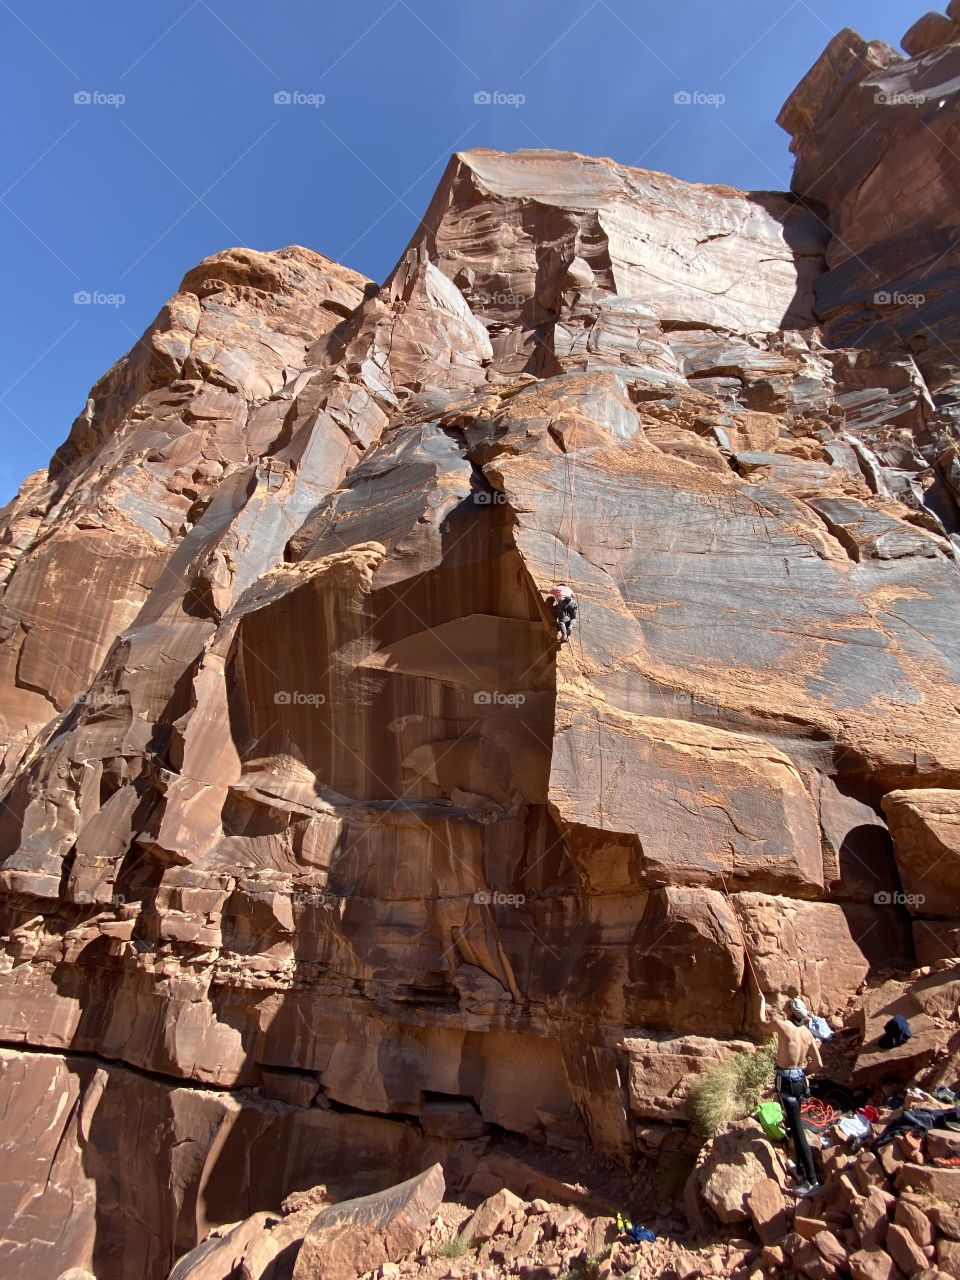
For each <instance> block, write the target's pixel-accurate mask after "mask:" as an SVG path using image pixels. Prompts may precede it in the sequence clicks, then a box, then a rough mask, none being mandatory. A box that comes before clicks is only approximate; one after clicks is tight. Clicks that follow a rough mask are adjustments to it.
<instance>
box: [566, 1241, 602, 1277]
mask: <svg viewBox="0 0 960 1280" xmlns="http://www.w3.org/2000/svg"><path fill="white" fill-rule="evenodd" d="M612 1252H613V1245H612V1244H608V1245H607V1247H606V1248H605V1249H600V1250H598V1251H597V1252H596V1253H591V1255H590V1257H589V1258H587V1260H586V1262H578V1263H577V1264H576V1266H573V1267H570V1268H569V1269H568V1270H565V1271H561V1272H560V1274H559V1275H558V1276H557V1280H597V1277H598V1276H599V1274H600V1263H601V1262H603V1260H604V1259H605V1258H609V1257H610V1254H611V1253H612Z"/></svg>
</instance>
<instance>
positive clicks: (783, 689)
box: [0, 24, 960, 1280]
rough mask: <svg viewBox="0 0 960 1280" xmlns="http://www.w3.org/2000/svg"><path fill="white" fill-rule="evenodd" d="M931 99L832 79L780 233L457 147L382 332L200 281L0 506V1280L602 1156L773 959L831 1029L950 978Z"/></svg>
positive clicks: (237, 266) (738, 1007)
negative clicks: (317, 1194) (467, 1173)
mask: <svg viewBox="0 0 960 1280" xmlns="http://www.w3.org/2000/svg"><path fill="white" fill-rule="evenodd" d="M948 25H949V24H948ZM938 29H939V30H941V31H942V30H943V28H938ZM957 57H960V44H943V45H938V46H937V47H936V48H934V49H933V50H932V51H925V52H920V53H919V54H918V56H916V57H914V58H912V59H909V60H908V59H904V58H902V57H899V56H898V55H896V54H895V53H894V52H893V51H892V50H890V49H888V48H886V46H878V45H867V44H866V43H865V42H863V41H862V40H861V39H860V38H859V37H857V36H855V35H854V34H853V33H843V35H841V36H840V37H837V39H836V40H835V41H834V42H833V43H832V44H831V45H830V47H829V48H828V50H827V52H826V53H825V54H824V56H823V58H822V59H821V61H820V62H819V63H818V65H817V67H816V68H814V70H813V71H811V73H810V75H809V76H808V77H807V78H806V79H805V81H804V82H803V84H802V85H801V86H800V88H799V89H798V90H797V91H796V93H795V94H794V95H793V97H792V98H791V99H790V102H789V103H788V104H787V106H786V107H785V108H784V113H783V115H782V117H781V121H782V123H783V124H784V125H785V127H786V128H787V129H788V130H789V131H790V132H791V133H792V134H793V135H794V148H795V150H796V152H797V156H798V165H797V176H796V181H795V191H794V193H792V194H789V195H781V194H770V193H759V194H756V193H754V194H751V193H743V192H737V191H733V190H731V189H729V188H725V187H703V186H696V185H690V184H685V183H681V182H678V181H676V180H674V179H671V178H668V177H666V176H664V175H662V174H653V173H644V172H641V171H637V170H630V169H626V168H624V167H622V166H619V165H616V164H614V163H613V162H612V161H609V160H592V159H588V158H586V157H582V156H579V155H573V154H569V153H554V152H545V151H526V152H518V153H516V154H514V155H502V154H499V153H494V152H489V151H477V152H470V153H465V154H462V155H458V156H456V157H454V158H453V160H452V161H451V163H450V166H449V168H448V170H447V172H446V174H445V176H444V178H443V181H442V183H441V185H440V188H439V190H438V192H437V195H436V197H435V199H434V201H433V202H432V204H431V206H430V208H429V210H428V211H427V213H426V215H425V217H424V220H423V222H422V223H421V226H420V228H419V230H418V233H417V235H416V237H415V239H414V241H413V242H412V243H411V245H410V246H409V247H408V248H407V250H406V251H405V252H404V253H403V255H402V257H401V259H400V262H399V264H398V266H397V268H396V269H395V271H394V272H393V273H392V275H391V276H390V278H389V279H388V280H387V282H386V283H385V284H384V285H383V286H382V287H381V288H377V287H376V286H373V285H372V284H370V282H368V281H365V280H364V279H363V278H361V277H359V276H358V275H356V274H355V273H354V272H351V271H349V270H347V269H346V268H343V267H339V266H337V265H336V264H334V263H332V262H330V261H329V260H327V259H325V258H323V257H321V256H320V255H319V254H315V253H312V252H311V251H309V250H306V249H301V248H288V249H283V250H280V251H278V252H276V253H257V252H254V251H251V250H246V249H233V250H229V251H227V252H225V253H223V254H220V255H217V256H215V257H213V258H210V259H208V260H207V261H205V262H204V263H201V264H200V266H199V267H197V268H195V269H194V270H193V271H191V272H190V273H189V274H188V275H187V276H186V278H185V279H184V282H183V284H182V286H181V290H180V292H179V293H178V294H177V295H176V296H175V297H174V298H173V299H172V300H171V301H170V302H169V303H168V304H167V306H166V307H165V308H164V309H163V311H162V312H161V313H160V316H159V317H158V318H157V320H156V322H155V323H154V325H153V326H151V328H150V329H149V330H148V331H147V333H146V334H145V335H144V337H143V338H142V339H141V341H140V342H139V343H138V344H137V346H136V347H135V348H134V349H133V350H132V351H131V352H130V354H129V355H127V356H126V357H124V358H123V359H122V360H121V361H120V362H119V363H118V364H117V365H116V366H114V368H113V369H112V370H110V372H109V373H107V374H106V375H105V377H104V378H102V379H101V380H100V382H99V383H97V384H96V386H95V387H94V389H93V391H92V393H91V397H90V400H89V402H88V405H87V408H86V410H85V411H84V413H83V414H82V415H81V417H80V418H79V419H78V420H77V422H76V423H75V424H74V426H73V428H72V430H71V432H70V435H69V437H68V439H67V441H66V443H65V444H64V445H63V446H62V447H61V449H60V450H59V451H58V453H57V455H56V456H55V458H54V460H53V462H52V463H51V466H50V468H49V470H48V471H47V472H46V473H40V474H38V475H36V476H33V477H31V478H30V479H29V480H28V481H26V482H25V484H24V486H23V487H22V489H21V492H20V494H19V495H18V497H17V498H16V499H15V500H14V501H13V502H12V503H11V504H10V505H9V506H8V507H7V508H6V510H5V511H4V513H3V529H4V532H3V544H2V558H0V564H2V571H3V594H2V599H0V627H2V630H0V728H2V744H3V778H4V783H3V785H4V792H3V797H2V798H3V806H2V810H0V891H2V902H0V930H2V935H3V936H2V943H3V950H2V955H0V1040H3V1041H5V1042H6V1044H7V1046H8V1049H7V1051H5V1054H4V1056H3V1061H2V1076H0V1091H2V1092H3V1097H4V1104H3V1105H4V1115H5V1117H6V1118H7V1126H6V1130H7V1132H8V1133H9V1134H12V1135H14V1138H11V1139H8V1140H7V1141H8V1142H9V1141H15V1142H16V1145H17V1147H18V1149H20V1150H23V1151H25V1152H26V1153H27V1154H26V1156H25V1161H24V1164H23V1165H22V1166H21V1167H20V1168H18V1169H17V1170H16V1171H14V1169H13V1167H12V1166H11V1169H10V1172H9V1174H8V1175H7V1176H8V1177H9V1179H10V1181H9V1182H6V1183H4V1184H3V1187H4V1189H3V1202H4V1204H5V1206H6V1207H5V1210H4V1212H3V1218H4V1220H5V1223H6V1226H5V1242H4V1243H3V1244H0V1259H3V1271H4V1274H5V1275H9V1276H10V1277H11V1278H13V1277H20V1276H24V1277H26V1276H30V1277H31V1278H32V1277H34V1276H35V1275H36V1274H38V1269H39V1270H41V1271H43V1270H45V1271H49V1273H50V1274H51V1275H56V1274H57V1270H56V1269H57V1267H60V1268H62V1269H66V1268H68V1267H71V1266H77V1267H89V1266H91V1265H93V1264H95V1269H96V1274H97V1276H98V1277H99V1278H100V1280H113V1278H114V1277H116V1278H117V1280H126V1278H127V1277H131V1280H132V1278H133V1277H138V1278H141V1280H142V1277H144V1276H146V1277H151V1278H152V1277H154V1276H157V1277H159V1276H163V1275H165V1274H166V1272H167V1270H169V1268H170V1266H171V1264H172V1262H173V1260H174V1258H175V1257H176V1256H177V1255H178V1254H179V1253H182V1252H184V1251H185V1250H187V1249H189V1248H191V1247H192V1246H193V1245H194V1244H196V1242H197V1240H199V1239H200V1238H201V1237H202V1236H203V1235H204V1233H205V1231H206V1230H207V1229H208V1227H209V1226H210V1224H211V1223H215V1222H217V1221H220V1222H223V1221H235V1220H237V1219H238V1218H240V1217H243V1216H244V1215H246V1214H248V1213H250V1212H253V1211H254V1210H256V1209H258V1208H260V1209H267V1208H271V1207H274V1208H275V1207H276V1205H277V1204H278V1203H279V1200H280V1199H281V1198H282V1196H283V1195H285V1194H286V1193H287V1192H289V1191H290V1190H293V1189H296V1188H298V1187H306V1186H312V1185H313V1184H315V1183H317V1182H319V1181H326V1182H329V1181H330V1180H331V1178H332V1176H333V1174H332V1171H331V1169H332V1167H333V1168H334V1169H335V1167H336V1166H338V1163H339V1162H340V1161H342V1160H344V1159H345V1160H346V1161H347V1162H349V1163H351V1165H355V1166H357V1167H359V1168H364V1167H369V1168H374V1167H377V1166H379V1167H381V1168H383V1169H387V1170H389V1173H388V1176H387V1177H386V1178H385V1179H384V1182H385V1183H389V1182H395V1181H397V1180H398V1179H399V1178H402V1177H407V1176H410V1175H411V1174H414V1173H417V1172H419V1171H421V1170H422V1169H423V1168H425V1167H426V1166H427V1164H429V1163H430V1161H431V1160H432V1159H435V1158H437V1157H438V1154H441V1155H442V1154H443V1151H447V1153H448V1154H449V1150H450V1149H451V1144H453V1148H456V1144H457V1143H462V1142H467V1143H471V1142H472V1143H474V1144H478V1143H479V1144H480V1146H481V1147H482V1146H483V1144H484V1142H485V1141H487V1140H488V1138H489V1135H491V1134H492V1133H494V1132H497V1131H507V1132H508V1133H510V1134H515V1135H522V1136H524V1137H526V1138H529V1139H531V1140H534V1141H537V1142H542V1143H549V1144H554V1145H556V1146H558V1147H562V1148H565V1149H577V1148H578V1147H580V1146H582V1145H585V1144H591V1145H592V1146H593V1147H594V1148H595V1149H596V1150H597V1151H598V1152H599V1153H601V1154H602V1155H603V1156H604V1157H606V1158H608V1159H610V1160H612V1161H615V1162H619V1163H620V1164H623V1165H626V1166H629V1165H630V1164H631V1163H632V1162H633V1160H634V1159H635V1127H636V1126H637V1125H640V1126H641V1127H643V1126H645V1125H646V1126H649V1124H650V1122H656V1123H658V1124H660V1123H664V1122H667V1123H678V1124H681V1125H683V1124H685V1123H687V1122H688V1121H689V1114H688V1111H687V1102H686V1099H687V1096H688V1094H689V1090H690V1087H691V1084H692V1082H693V1080H694V1079H695V1078H696V1076H697V1074H698V1073H699V1072H701V1071H702V1070H704V1069H706V1068H709V1067H710V1066H711V1065H715V1064H716V1062H718V1061H720V1060H722V1059H723V1058H724V1057H726V1056H728V1055H729V1054H730V1053H732V1052H734V1051H736V1050H738V1049H740V1048H742V1047H743V1041H744V1037H745V1036H748V1035H749V1034H750V1032H751V1030H752V1028H751V1025H750V1022H749V1018H748V1006H749V1001H748V992H747V981H748V979H747V973H748V966H747V959H746V951H745V948H746V947H749V952H750V956H751V957H752V963H753V965H754V967H755V970H756V972H757V974H758V977H759V980H760V983H761V985H762V986H763V987H764V988H765V989H766V990H767V992H768V993H773V992H775V991H781V990H786V991H789V992H796V991H802V992H803V993H804V995H805V997H806V998H807V999H808V1000H809V1001H810V1002H811V1003H812V1004H813V1005H815V1006H816V1008H817V1009H818V1011H819V1012H821V1013H823V1014H825V1015H842V1014H844V1013H845V1012H846V1011H847V1010H849V1008H850V1007H851V1004H852V1002H853V1001H854V999H855V997H856V996H857V995H858V993H859V992H861V991H862V989H863V987H864V984H865V983H867V982H868V981H869V980H870V979H871V978H872V977H873V976H875V975H877V974H878V973H879V972H880V971H881V970H884V969H888V968H891V967H892V968H896V967H905V968H909V967H910V966H911V965H912V964H913V963H914V962H915V960H916V958H917V956H918V955H919V956H921V958H929V957H930V956H931V953H935V956H936V957H939V956H942V955H949V954H954V953H955V951H956V940H957V938H958V937H960V900H958V898H957V885H958V884H960V879H958V877H957V874H956V871H955V869H954V868H953V865H952V862H951V858H955V856H956V835H955V829H956V815H957V812H958V799H957V797H958V795H960V738H958V735H957V715H958V707H960V642H958V639H957V636H958V627H957V622H958V619H960V607H958V606H960V577H958V573H957V561H956V556H957V546H958V545H960V536H958V531H960V516H958V509H957V505H956V500H957V498H958V496H960V464H958V462H957V431H958V428H957V424H956V413H957V410H956V407H955V396H954V390H953V388H954V383H955V381H956V379H955V369H954V363H953V361H954V357H952V355H951V352H950V348H951V342H952V339H953V338H954V333H953V330H954V326H956V325H958V324H960V307H957V306H954V305H953V304H952V302H951V296H950V290H949V280H950V264H951V262H952V257H953V254H954V249H953V248H951V247H949V246H950V244H952V237H953V229H954V223H955V208H956V200H955V199H954V196H955V194H956V193H955V192H954V190H953V184H954V182H955V174H956V169H955V168H951V167H950V165H949V164H948V163H946V161H945V159H944V155H943V152H944V151H945V150H949V139H950V137H951V136H952V135H951V130H955V129H956V128H957V124H956V122H957V118H958V117H957V111H956V104H957V97H956V87H955V83H954V79H953V78H951V77H952V75H953V73H951V72H950V66H951V59H954V60H956V58H957ZM958 67H960V64H958ZM957 76H958V78H957V79H956V85H960V71H958V73H957ZM878 86H879V88H878ZM904 86H906V88H904ZM894 89H896V90H897V92H907V91H908V90H909V91H910V92H916V93H917V94H923V95H931V94H932V95H933V96H932V97H930V98H929V100H928V98H927V97H924V105H923V106H922V108H921V109H919V110H918V109H917V108H916V107H915V106H914V107H912V108H907V107H905V106H904V107H903V109H901V106H900V105H899V104H898V103H896V102H894V103H893V104H891V103H890V102H889V101H888V100H887V97H888V95H889V93H891V92H893V90H894ZM934 98H936V102H935V103H934ZM931 113H934V114H931ZM934 116H935V118H934ZM873 147H876V149H877V150H876V153H875V154H873V153H872V151H871V148H873ZM841 154H842V156H843V160H842V162H841V163H832V161H833V159H834V158H835V157H836V156H838V155H841ZM898 157H902V159H898ZM885 173H886V176H885ZM904 174H906V175H907V176H906V177H904ZM897 182H900V183H901V184H902V190H909V191H910V192H912V193H914V195H915V196H916V198H915V199H913V200H912V201H911V202H908V201H906V200H901V198H900V196H899V194H898V193H899V192H900V191H901V187H899V186H898V185H897ZM919 193H922V198H921V196H920V194H919ZM918 200H919V201H920V204H919V207H918ZM908 205H909V208H908V207H907V206H908ZM938 254H939V255H940V256H939V257H938ZM871 290H872V291H873V293H871ZM921 293H922V294H924V295H925V299H924V302H923V303H922V304H916V301H914V302H913V303H908V302H904V301H902V300H901V299H902V297H905V296H907V295H920V294H921ZM881 294H883V295H886V296H887V298H888V300H887V301H883V300H882V299H881V300H879V301H878V300H877V298H879V297H880V295H881ZM874 295H876V297H875V298H874V301H871V297H874ZM956 338H957V340H958V341H960V334H957V335H956ZM558 578H559V579H561V580H567V581H569V582H571V583H573V584H574V585H575V588H576V590H577V593H578V595H579V598H580V602H581V623H580V626H579V628H578V630H577V631H576V632H575V638H574V642H573V643H572V644H571V645H569V646H567V647H565V648H563V649H558V647H557V646H556V644H555V642H554V629H553V626H552V621H551V618H550V614H549V610H548V609H547V607H546V606H545V604H544V602H543V593H544V592H546V591H547V590H548V589H549V587H550V585H551V583H552V582H554V581H555V580H557V579H558ZM888 824H889V825H888ZM891 835H892V839H891ZM904 890H907V892H906V893H905V892H904ZM98 1060H100V1061H98ZM349 1112H363V1113H367V1116H366V1117H360V1116H357V1115H352V1114H350V1115H348V1113H349ZM144 1144H147V1147H148V1148H149V1150H150V1151H151V1152H152V1158H151V1160H150V1162H149V1163H150V1169H149V1170H145V1171H143V1172H142V1173H141V1175H140V1178H141V1181H140V1182H139V1183H138V1184H137V1188H136V1191H135V1192H134V1191H131V1190H130V1189H129V1188H128V1187H126V1186H124V1185H119V1184H118V1182H117V1178H118V1166H119V1164H120V1163H121V1162H122V1163H126V1162H127V1161H128V1160H130V1159H136V1157H137V1155H138V1154H140V1153H142V1152H143V1151H144V1149H145V1145H144ZM444 1144H447V1145H446V1146H444ZM228 1151H232V1153H233V1154H232V1155H228ZM261 1151H262V1152H267V1151H269V1152H270V1153H271V1154H270V1156H269V1158H267V1157H266V1156H264V1157H263V1158H261V1157H260V1156H259V1154H258V1153H260V1152H261ZM451 1158H453V1157H451ZM455 1163H456V1160H455V1159H454V1164H455ZM226 1171H229V1177H230V1178H231V1179H232V1183H231V1185H232V1188H233V1195H234V1196H235V1197H236V1199H235V1200H232V1199H231V1198H230V1195H229V1194H227V1192H226V1190H225V1189H224V1187H225V1183H224V1178H225V1177H227V1172H226ZM448 1173H449V1167H448ZM31 1187H34V1188H35V1187H42V1188H43V1191H42V1194H40V1195H39V1197H37V1196H34V1197H32V1198H31V1196H30V1194H29V1188H31ZM136 1197H142V1199H143V1203H142V1204H141V1203H140V1201H139V1200H137V1199H136Z"/></svg>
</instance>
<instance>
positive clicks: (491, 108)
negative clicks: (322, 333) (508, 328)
mask: <svg viewBox="0 0 960 1280" xmlns="http://www.w3.org/2000/svg"><path fill="white" fill-rule="evenodd" d="M929 7H930V4H929V3H928V0H734V3H732V4H731V3H727V4H722V5H721V4H717V3H715V0H674V2H673V3H672V4H659V3H649V2H645V0H639V2H638V0H632V2H631V0H473V2H471V0H378V2H377V3H373V0H354V2H353V3H351V4H347V5H337V4H328V3H318V2H317V0H313V3H307V2H306V0H274V3H271V4H270V5H269V6H267V5H263V4H262V3H261V4H258V3H254V0H230V3H229V4H228V3H227V2H226V0H173V2H172V3H170V4H168V5H150V6H148V5H140V4H131V3H130V0H89V2H88V3H86V4H84V5H68V4H66V3H63V0H60V2H59V3H57V2H55V3H53V4H47V5H29V6H28V5H27V4H26V0H10V3H7V0H0V28H2V39H3V47H4V48H5V49H6V50H7V54H8V67H7V69H6V74H5V76H4V78H3V83H2V86H0V96H2V98H3V100H4V101H3V113H4V118H5V119H6V120H7V122H8V128H7V130H6V131H5V139H4V144H3V145H4V149H5V156H4V163H3V184H2V185H3V194H2V197H0V227H2V234H3V237H4V242H5V254H4V258H5V264H6V267H5V273H4V274H5V279H6V287H5V299H4V301H5V307H6V311H7V325H6V337H5V341H4V343H3V347H2V357H0V359H2V368H0V415H2V417H0V430H2V433H3V435H2V438H3V442H4V447H3V451H2V455H0V502H5V501H6V500H7V499H8V498H9V497H10V496H12V494H13V492H14V491H15V489H16V487H17V484H18V483H19V481H20V479H21V478H22V477H23V476H24V475H26V474H27V473H28V472H30V471H33V470H35V469H36V468H37V467H40V466H43V465H45V464H46V462H47V461H48V460H49V457H50V455H51V454H52V452H53V451H54V449H55V448H56V447H57V445H58V444H59V443H60V442H61V441H62V440H63V439H64V437H65V436H66V434H67V432H68V430H69V427H70V423H71V422H72V420H73V418H74V417H75V416H76V414H77V413H78V412H79V411H80V410H81V409H82V407H83V404H84V402H85V399H86V394H87V390H88V388H89V387H90V386H91V384H92V383H93V382H94V381H95V380H96V378H97V377H98V376H99V375H100V374H101V373H102V372H103V371H104V370H105V369H106V368H108V367H109V365H110V364H111V363H112V362H113V361H114V360H116V359H117V358H118V357H119V356H120V355H122V354H123V352H124V351H125V350H126V349H127V348H128V347H129V346H131V345H132V343H133V342H134V341H135V340H136V338H137V337H139V335H140V333H141V332H142V331H143V329H144V328H145V327H146V326H147V325H148V324H149V323H150V321H151V320H152V319H153V317H154V316H155V315H156V313H157V311H158V310H159V308H160V307H161V306H162V304H163V302H164V301H165V300H166V298H167V297H169V296H170V295H171V294H172V293H174V292H175V291H176V288H177V285H178V284H179V281H180V279H181V278H182V276H183V275H184V273H185V272H186V271H187V270H188V269H189V268H190V267H191V266H193V265H194V264H195V263H196V262H198V261H199V260H200V259H201V258H203V257H205V256H206V255H208V254H210V253H214V252H216V251H217V250H219V249H222V248H225V247H227V246H228V245H232V244H246V245H250V246H252V247H254V248H257V249H272V248H278V247H280V246H281V245H285V244H292V243H299V244H304V245H309V246H310V247H311V248H314V249H318V250H320V251H321V252H323V253H326V254H328V255H329V256H330V257H332V258H336V259H338V260H340V261H343V262H345V263H346V264H347V265H349V266H352V267H355V268H357V269H358V270H360V271H363V272H365V273H366V274H368V275H370V276H372V277H374V278H376V279H382V278H383V277H384V276H385V275H386V273H387V272H388V271H389V270H390V268H391V267H392V266H393V264H394V262H395V260H396V258H397V256H398V255H399V253H400V251H401V250H402V248H403V247H404V244H405V242H406V240H407V238H408V237H409V236H410V234H411V233H412V231H413V229H414V227H415V225H416V222H417V219H418V217H419V215H420V213H422V211H423V209H424V208H425V206H426V204H427V203H428V201H429V199H430V196H431V194H432V192H433V190H434V188H435V186H436V184H437V181H438V179H439V177H440V174H441V173H442V171H443V167H444V164H445V163H446V160H447V158H448V156H449V155H450V153H451V152H452V151H454V150H459V149H464V148H469V147H477V146H490V147H497V148H502V149H504V150H513V149H516V148H518V147H536V146H549V147H558V148H566V149H570V150H575V151H582V152H586V153H588V154H593V155H608V156H612V157H614V158H615V159H616V160H619V161H621V162H623V163H625V164H635V165H639V166H641V167H644V168H650V169H661V170H665V171H667V172H669V173H673V174H676V175H677V176H678V177H681V178H686V179H689V180H692V181H702V182H727V183H730V184H731V185H733V186H739V187H744V188H754V189H755V188H763V189H771V188H785V187H787V186H788V184H789V179H790V171H791V160H790V156H789V152H788V150H787V139H786V135H785V134H783V133H782V132H781V131H780V130H779V129H778V128H777V126H776V124H775V123H774V119H775V116H776V114H777V111H778V110H779V108H780V106H781V105H782V103H783V101H784V99H785V98H786V96H787V94H788V93H789V92H790V90H791V89H792V88H793V86H794V84H795V83H796V82H797V81H798V80H799V78H800V77H801V76H802V75H803V74H804V73H805V72H806V70H807V69H808V67H809V66H810V65H811V64H812V63H813V61H814V60H815V59H816V57H817V56H818V55H819V54H820V52H821V50H822V49H823V47H824V45H825V44H826V43H827V41H828V39H829V38H830V35H831V33H832V32H834V31H836V30H838V29H840V28H841V27H844V26H851V27H854V28H856V29H858V30H859V31H861V32H862V33H863V34H864V35H866V36H868V37H869V38H880V39H886V40H888V41H889V42H890V43H891V44H894V45H897V44H898V42H899V39H900V36H901V35H902V34H903V32H904V31H905V30H906V28H907V27H908V26H909V25H910V24H911V23H912V22H913V21H914V20H915V19H916V18H917V17H919V16H920V15H921V14H922V13H924V12H926V10H927V9H928V8H929ZM681 91H688V92H698V93H700V94H709V95H724V97H725V99H726V101H725V102H724V103H723V104H722V106H716V107H713V106H690V107H686V106H678V105H677V104H676V103H675V101H674V95H675V93H677V92H681ZM484 93H486V94H499V95H504V96H507V97H510V98H512V99H513V100H514V101H513V102H508V101H500V102H490V103H486V102H483V101H479V102H478V101H475V95H477V94H484ZM277 95H281V101H275V98H276V96H277ZM284 95H287V96H289V97H290V98H291V99H292V100H291V101H283V100H282V98H283V96H284ZM321 98H322V99H324V100H323V101H322V102H320V99H321ZM520 98H523V99H524V101H522V102H519V103H518V101H517V100H518V99H520ZM78 293H79V294H81V295H82V294H90V295H92V296H94V297H95V298H96V301H93V302H90V303H86V304H84V303H77V302H75V300H74V299H75V295H76V294H78ZM121 299H122V301H121Z"/></svg>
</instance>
